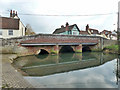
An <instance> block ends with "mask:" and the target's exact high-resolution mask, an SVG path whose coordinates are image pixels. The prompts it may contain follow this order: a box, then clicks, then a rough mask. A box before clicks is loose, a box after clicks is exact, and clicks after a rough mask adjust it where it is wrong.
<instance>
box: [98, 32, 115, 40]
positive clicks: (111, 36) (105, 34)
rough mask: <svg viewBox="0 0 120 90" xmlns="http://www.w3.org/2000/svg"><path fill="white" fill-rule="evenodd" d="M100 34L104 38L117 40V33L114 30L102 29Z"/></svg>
mask: <svg viewBox="0 0 120 90" xmlns="http://www.w3.org/2000/svg"><path fill="white" fill-rule="evenodd" d="M100 34H101V35H102V36H103V37H104V38H106V39H111V40H117V33H116V32H111V31H108V30H103V31H102V32H101V33H100Z"/></svg>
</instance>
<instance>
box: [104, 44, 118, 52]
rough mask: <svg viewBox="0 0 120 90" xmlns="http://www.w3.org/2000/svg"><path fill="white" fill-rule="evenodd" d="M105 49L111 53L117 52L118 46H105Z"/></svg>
mask: <svg viewBox="0 0 120 90" xmlns="http://www.w3.org/2000/svg"><path fill="white" fill-rule="evenodd" d="M105 48H106V49H110V50H113V51H118V50H119V46H118V45H111V46H106V47H105Z"/></svg>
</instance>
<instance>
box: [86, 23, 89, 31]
mask: <svg viewBox="0 0 120 90" xmlns="http://www.w3.org/2000/svg"><path fill="white" fill-rule="evenodd" d="M88 30H89V24H87V26H86V31H87V32H88Z"/></svg>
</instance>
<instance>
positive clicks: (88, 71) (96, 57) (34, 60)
mask: <svg viewBox="0 0 120 90" xmlns="http://www.w3.org/2000/svg"><path fill="white" fill-rule="evenodd" d="M117 57H118V56H117V55H116V54H105V53H102V52H83V53H64V54H59V55H33V56H24V57H19V58H17V59H16V60H15V61H14V62H13V64H12V65H13V66H14V67H15V68H18V69H21V70H22V71H23V72H25V73H26V74H27V76H24V74H23V76H24V78H25V79H26V80H27V81H28V82H30V83H31V84H32V85H33V86H34V87H36V88H40V87H41V86H44V87H47V88H117V87H118V78H117V71H118V59H117Z"/></svg>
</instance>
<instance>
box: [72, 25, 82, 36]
mask: <svg viewBox="0 0 120 90" xmlns="http://www.w3.org/2000/svg"><path fill="white" fill-rule="evenodd" d="M71 31H72V33H71V34H72V35H79V33H80V30H79V29H78V27H77V26H76V25H74V27H73V28H72V30H71Z"/></svg>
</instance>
